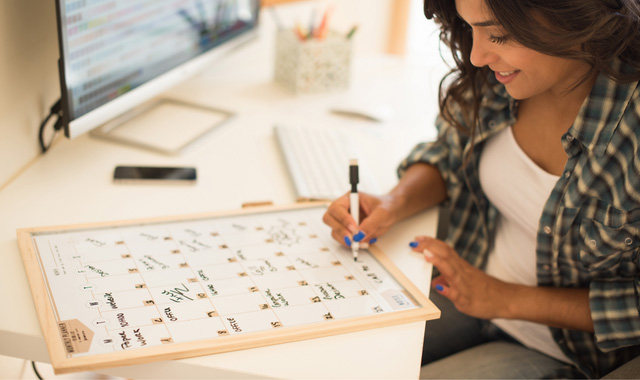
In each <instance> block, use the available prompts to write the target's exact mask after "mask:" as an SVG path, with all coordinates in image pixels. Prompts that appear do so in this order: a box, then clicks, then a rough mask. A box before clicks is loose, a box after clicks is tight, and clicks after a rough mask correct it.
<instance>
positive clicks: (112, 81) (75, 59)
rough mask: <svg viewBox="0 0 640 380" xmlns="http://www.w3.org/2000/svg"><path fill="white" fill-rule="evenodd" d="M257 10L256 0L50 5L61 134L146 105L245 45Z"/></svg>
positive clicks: (77, 0) (89, 0)
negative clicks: (57, 55) (55, 28)
mask: <svg viewBox="0 0 640 380" xmlns="http://www.w3.org/2000/svg"><path fill="white" fill-rule="evenodd" d="M259 8H260V2H259V0H56V11H57V12H56V13H57V19H58V20H57V21H58V36H59V45H60V61H59V72H60V83H61V93H62V108H63V116H62V117H63V124H64V127H65V135H66V136H67V137H69V138H74V137H77V136H79V135H81V134H83V133H85V132H87V131H90V130H94V129H95V128H96V127H99V126H103V125H104V124H105V123H107V122H109V121H112V120H113V119H114V118H116V117H119V116H120V115H123V114H125V113H126V112H128V111H131V110H132V109H134V108H136V107H138V106H141V105H143V104H146V102H148V101H149V100H150V99H153V98H156V97H157V96H158V95H159V94H162V93H163V92H165V91H166V90H167V89H169V88H170V87H172V86H174V85H176V84H177V83H179V82H181V81H183V80H184V79H186V78H188V77H190V76H192V75H193V74H194V73H196V72H198V71H199V70H201V69H203V68H204V67H206V66H208V65H210V64H211V63H212V60H215V59H216V58H217V57H220V56H221V55H223V54H225V53H226V52H228V51H229V50H231V49H233V48H234V47H237V46H238V45H239V44H241V43H243V42H245V41H247V40H248V39H251V38H252V37H254V36H255V34H256V29H257V28H256V26H257V22H258V13H259ZM170 106H171V107H181V106H185V107H186V106H187V105H185V104H182V103H180V102H177V103H175V104H172V105H170ZM188 112H192V113H195V114H196V116H198V115H197V114H198V113H199V112H206V110H205V109H204V108H202V107H199V106H194V108H193V109H192V110H190V111H188ZM136 115H137V114H136ZM130 118H131V117H125V119H130ZM157 118H158V117H156V119H157ZM160 118H162V117H160ZM196 119H198V118H197V117H196ZM214 119H215V117H214ZM151 123H153V122H151ZM147 124H149V123H147Z"/></svg>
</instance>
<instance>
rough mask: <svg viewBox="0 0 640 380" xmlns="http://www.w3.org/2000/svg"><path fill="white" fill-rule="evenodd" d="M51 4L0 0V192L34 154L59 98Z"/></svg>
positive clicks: (40, 0) (47, 0) (44, 0)
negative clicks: (41, 129) (42, 127)
mask: <svg viewBox="0 0 640 380" xmlns="http://www.w3.org/2000/svg"><path fill="white" fill-rule="evenodd" d="M57 59H58V43H57V37H56V24H55V6H54V2H53V1H52V0H1V1H0V163H1V164H0V188H2V186H3V185H4V184H5V183H6V182H7V181H8V180H9V179H10V178H11V177H12V176H13V175H15V174H16V173H17V172H18V171H20V169H22V168H23V167H24V166H25V165H27V164H28V163H29V162H30V161H31V160H33V158H34V157H36V156H37V155H38V154H39V145H38V125H39V124H40V120H41V119H42V118H43V116H44V115H45V112H47V113H48V110H49V107H50V106H51V105H52V104H53V103H54V102H55V100H56V99H58V97H59V93H60V90H59V84H58V76H57V72H58V71H57Z"/></svg>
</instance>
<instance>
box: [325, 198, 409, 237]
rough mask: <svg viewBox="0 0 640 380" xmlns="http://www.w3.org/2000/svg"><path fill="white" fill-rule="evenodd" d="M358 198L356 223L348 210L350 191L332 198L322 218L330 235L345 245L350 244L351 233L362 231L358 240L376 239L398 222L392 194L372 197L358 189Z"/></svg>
mask: <svg viewBox="0 0 640 380" xmlns="http://www.w3.org/2000/svg"><path fill="white" fill-rule="evenodd" d="M359 199H360V222H361V223H360V225H359V226H358V225H357V224H356V222H355V220H354V219H353V217H352V216H351V214H350V213H349V193H347V194H345V195H343V196H342V197H340V198H338V199H336V200H335V201H333V202H332V203H331V205H329V208H328V209H327V212H326V213H325V214H324V217H323V218H322V220H323V221H324V223H325V224H327V225H328V226H329V227H331V236H332V237H333V238H334V239H335V240H336V241H338V242H339V243H340V244H342V245H343V246H345V247H346V246H349V245H350V244H351V242H352V241H353V236H354V235H356V234H358V233H359V232H362V233H363V234H364V237H363V238H362V240H360V242H361V243H370V242H371V241H372V240H373V239H376V240H377V238H378V237H380V236H382V235H383V234H384V233H385V232H387V230H388V229H389V228H390V227H391V226H392V225H393V224H394V223H395V222H397V217H396V215H397V212H396V211H397V207H396V203H397V202H395V199H394V197H393V196H392V195H384V196H375V195H371V194H367V193H362V192H361V193H359ZM347 242H348V243H347ZM373 242H375V240H373Z"/></svg>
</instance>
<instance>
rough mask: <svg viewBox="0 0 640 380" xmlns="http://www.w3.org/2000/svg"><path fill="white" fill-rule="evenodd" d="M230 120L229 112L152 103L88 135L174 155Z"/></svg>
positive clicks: (159, 101)
mask: <svg viewBox="0 0 640 380" xmlns="http://www.w3.org/2000/svg"><path fill="white" fill-rule="evenodd" d="M232 116H234V115H233V113H231V112H229V111H224V110H219V109H215V108H210V107H205V106H200V105H196V104H190V103H186V102H182V101H179V100H174V99H156V100H153V101H151V102H148V103H146V104H144V105H142V106H140V107H138V108H135V109H133V110H131V111H129V112H127V113H125V114H124V115H121V116H119V117H117V118H115V119H114V120H112V121H110V122H108V123H106V124H104V125H102V126H101V127H98V128H96V129H94V130H92V131H91V132H90V134H91V135H92V136H97V137H100V138H105V139H108V140H111V141H116V142H120V143H124V144H127V145H132V146H136V147H139V148H145V149H150V150H153V151H155V152H159V153H164V154H171V155H175V154H179V153H180V152H181V151H182V150H183V149H184V148H186V147H187V146H188V145H190V144H191V143H193V142H195V141H196V140H197V139H199V138H200V137H202V136H204V135H205V134H207V133H209V132H210V131H211V130H213V129H214V128H215V127H217V126H219V125H220V124H222V123H224V122H225V121H227V120H229V118H231V117H232Z"/></svg>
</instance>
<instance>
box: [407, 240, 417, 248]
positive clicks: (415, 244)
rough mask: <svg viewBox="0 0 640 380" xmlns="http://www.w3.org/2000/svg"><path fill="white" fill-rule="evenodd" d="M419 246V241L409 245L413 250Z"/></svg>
mask: <svg viewBox="0 0 640 380" xmlns="http://www.w3.org/2000/svg"><path fill="white" fill-rule="evenodd" d="M417 246H418V242H417V241H412V242H411V243H409V247H411V248H415V247H417Z"/></svg>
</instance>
